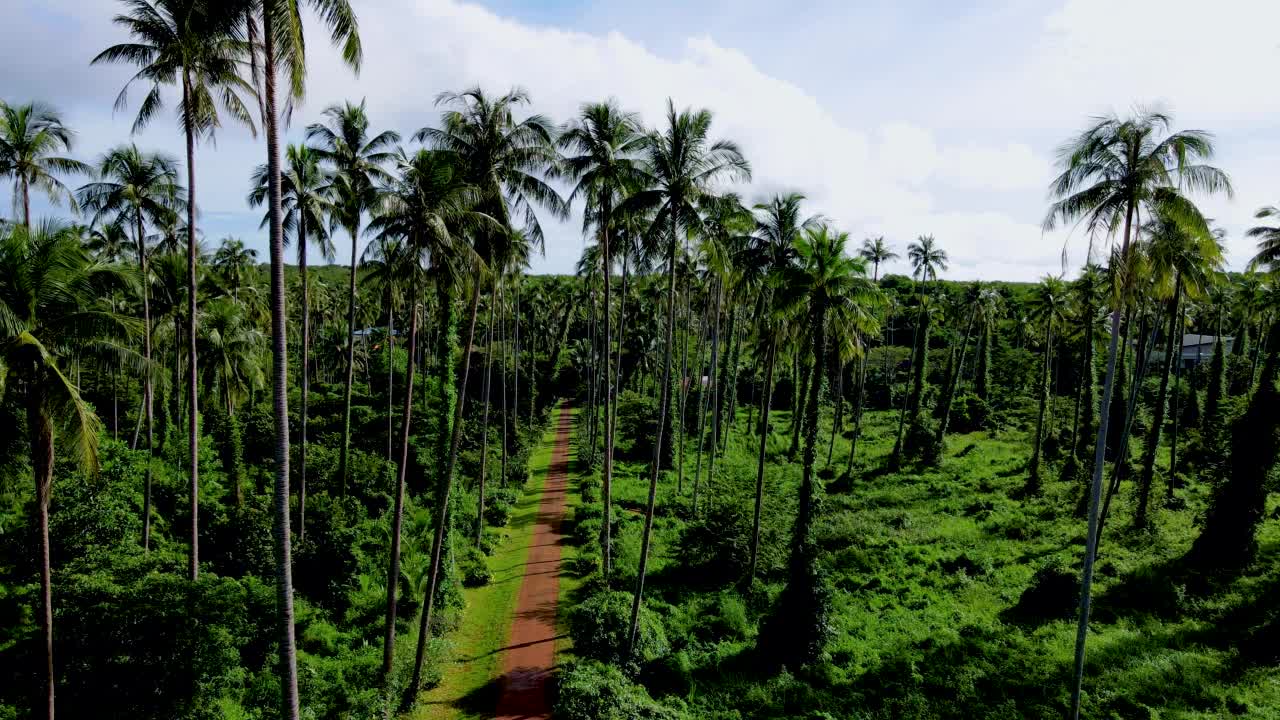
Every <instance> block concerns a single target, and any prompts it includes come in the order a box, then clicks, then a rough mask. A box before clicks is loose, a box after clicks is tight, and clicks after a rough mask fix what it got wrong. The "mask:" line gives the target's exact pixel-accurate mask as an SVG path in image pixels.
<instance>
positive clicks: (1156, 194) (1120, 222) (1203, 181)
mask: <svg viewBox="0 0 1280 720" xmlns="http://www.w3.org/2000/svg"><path fill="white" fill-rule="evenodd" d="M1172 124H1173V121H1172V118H1171V117H1170V116H1169V115H1167V114H1166V113H1164V112H1161V111H1158V110H1154V111H1153V110H1146V109H1140V110H1138V111H1137V112H1136V113H1135V114H1134V115H1133V116H1132V117H1127V118H1121V117H1118V116H1114V115H1113V116H1107V117H1102V118H1097V119H1096V120H1095V122H1094V123H1093V124H1092V125H1090V126H1089V127H1088V128H1087V129H1085V130H1084V131H1083V132H1081V133H1080V134H1079V135H1078V136H1076V137H1075V138H1073V139H1071V140H1070V141H1068V142H1067V143H1066V144H1064V145H1063V146H1062V148H1061V149H1060V150H1059V152H1058V165H1059V167H1060V168H1061V169H1062V173H1061V174H1060V175H1059V176H1058V177H1057V178H1055V179H1054V181H1053V182H1052V184H1051V185H1050V191H1051V193H1052V195H1053V196H1054V197H1055V198H1057V200H1056V201H1055V202H1054V203H1053V204H1052V205H1050V207H1049V212H1048V214H1047V215H1046V217H1045V220H1044V227H1045V229H1046V230H1052V229H1054V228H1056V227H1058V226H1059V225H1062V224H1064V223H1076V224H1077V225H1078V226H1081V227H1083V228H1084V229H1085V230H1086V231H1087V232H1088V233H1089V236H1090V237H1095V236H1107V237H1113V236H1114V235H1115V233H1116V232H1118V231H1119V232H1121V243H1120V248H1119V252H1120V258H1121V262H1122V263H1123V262H1124V259H1125V258H1127V257H1128V256H1129V249H1130V244H1131V241H1132V239H1133V230H1134V228H1135V227H1137V226H1138V224H1140V222H1141V218H1142V217H1143V215H1145V216H1146V217H1153V216H1154V215H1155V214H1156V212H1157V211H1158V212H1160V213H1162V214H1166V215H1168V216H1169V217H1171V218H1173V219H1174V220H1175V221H1177V222H1178V223H1179V224H1180V225H1182V226H1183V227H1184V229H1187V230H1188V231H1193V232H1207V231H1208V224H1207V222H1206V221H1205V219H1204V217H1203V216H1202V215H1201V214H1200V211H1199V210H1198V209H1197V208H1196V206H1195V205H1194V203H1192V201H1191V200H1190V198H1189V197H1188V196H1187V194H1186V193H1190V192H1199V193H1206V194H1212V193H1219V192H1225V193H1227V194H1230V193H1231V183H1230V180H1229V179H1228V178H1227V175H1226V173H1223V172H1222V171H1221V170H1218V169H1217V168H1215V167H1213V166H1212V165H1209V164H1207V163H1208V161H1209V160H1211V159H1212V157H1213V141H1212V138H1211V137H1210V135H1209V134H1208V133H1205V132H1202V131H1199V130H1186V131H1181V132H1170V129H1171V127H1172ZM1122 309H1123V308H1122V307H1121V306H1120V304H1119V303H1116V304H1114V307H1113V308H1112V310H1111V339H1110V341H1109V346H1108V349H1107V372H1106V375H1105V377H1104V380H1103V386H1102V402H1101V407H1100V412H1099V422H1098V436H1097V442H1096V444H1095V449H1094V462H1093V473H1092V480H1091V484H1090V490H1089V510H1088V517H1089V532H1088V534H1087V535H1086V540H1085V557H1084V568H1083V570H1082V572H1081V574H1082V578H1083V579H1082V583H1081V593H1080V618H1079V623H1078V626H1077V628H1076V653H1075V672H1074V677H1073V680H1072V688H1071V718H1072V720H1078V718H1079V717H1080V691H1081V686H1082V683H1083V679H1084V654H1085V641H1086V638H1087V635H1088V629H1089V610H1090V604H1091V599H1092V598H1091V593H1092V588H1093V564H1094V556H1095V554H1096V552H1095V550H1096V546H1097V545H1096V543H1097V537H1096V534H1097V528H1098V520H1099V506H1100V504H1101V497H1102V468H1103V463H1104V461H1105V450H1106V438H1107V430H1108V427H1107V426H1108V422H1109V415H1110V409H1111V393H1112V386H1113V384H1114V381H1115V370H1116V354H1117V353H1116V349H1117V345H1118V343H1119V339H1120V316H1121V312H1122Z"/></svg>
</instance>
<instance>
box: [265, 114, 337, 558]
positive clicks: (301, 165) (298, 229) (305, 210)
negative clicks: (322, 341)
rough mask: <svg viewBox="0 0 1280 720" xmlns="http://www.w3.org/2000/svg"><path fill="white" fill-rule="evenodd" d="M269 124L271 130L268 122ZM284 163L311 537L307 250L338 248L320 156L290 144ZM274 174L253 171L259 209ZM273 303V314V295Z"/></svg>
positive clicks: (301, 469) (302, 494) (301, 510)
mask: <svg viewBox="0 0 1280 720" xmlns="http://www.w3.org/2000/svg"><path fill="white" fill-rule="evenodd" d="M268 125H269V127H268V133H270V132H271V128H270V123H269V124H268ZM277 162H278V161H277ZM285 163H286V167H285V168H284V170H283V172H281V171H280V170H279V168H278V167H277V171H276V173H275V175H277V176H279V178H280V183H279V184H280V188H279V196H280V203H279V205H280V207H279V212H280V215H281V217H280V224H281V231H282V232H283V233H285V235H284V237H283V238H282V240H281V243H282V245H281V248H282V250H283V248H284V247H287V246H288V244H289V242H290V236H292V238H293V241H294V242H296V243H297V246H298V275H299V276H300V277H301V278H302V301H301V303H299V304H300V305H301V315H302V353H301V355H302V362H301V363H299V364H300V365H301V366H302V369H301V372H300V373H299V374H300V375H301V388H299V391H300V394H301V396H302V398H301V399H302V409H301V412H300V413H299V414H298V442H299V447H298V538H299V539H304V538H306V536H307V522H306V520H307V401H308V395H309V393H310V387H311V382H310V380H311V359H310V352H311V286H310V282H311V279H310V275H311V273H310V271H309V270H308V269H307V248H308V243H315V245H316V249H317V250H319V251H320V256H321V257H323V258H324V259H325V260H327V261H329V262H333V260H334V257H335V255H336V249H335V248H334V246H333V240H332V238H331V237H330V235H329V232H328V230H327V223H326V218H327V217H328V215H329V212H330V210H331V209H332V203H330V201H329V198H328V197H327V196H326V195H325V193H324V188H325V187H326V186H327V185H328V183H329V176H328V174H327V173H326V172H325V171H324V170H323V169H322V168H321V167H320V158H319V157H318V156H317V155H316V153H315V152H313V151H312V150H311V148H309V147H307V146H306V145H290V146H289V147H288V148H287V149H286V150H285ZM272 177H273V175H272V172H271V167H270V164H269V163H268V164H264V165H259V166H258V169H257V170H255V171H254V174H253V179H252V181H251V182H252V184H253V190H252V191H251V192H250V193H249V204H250V205H252V206H254V207H256V206H258V205H261V204H262V203H264V202H267V201H268V200H270V199H271V195H272V192H273V190H272V187H271V182H272ZM274 219H275V218H274V211H273V210H272V209H270V208H268V209H267V212H266V213H265V214H264V216H263V218H262V224H261V225H259V227H266V228H268V229H270V228H271V226H272V222H273V221H274ZM274 271H275V265H274V262H273V264H272V272H274ZM281 302H283V300H281ZM272 303H273V305H272V311H273V312H274V309H275V305H274V303H275V297H274V296H273V297H272ZM273 340H274V337H273Z"/></svg>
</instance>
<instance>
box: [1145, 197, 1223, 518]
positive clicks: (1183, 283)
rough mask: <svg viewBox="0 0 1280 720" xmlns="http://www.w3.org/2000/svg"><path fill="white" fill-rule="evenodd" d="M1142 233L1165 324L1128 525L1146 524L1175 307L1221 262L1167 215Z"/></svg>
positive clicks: (1207, 239)
mask: <svg viewBox="0 0 1280 720" xmlns="http://www.w3.org/2000/svg"><path fill="white" fill-rule="evenodd" d="M1144 232H1145V234H1146V235H1147V238H1148V241H1147V247H1146V256H1147V260H1148V263H1149V267H1150V269H1151V274H1152V281H1153V289H1154V290H1155V293H1154V294H1155V295H1156V296H1157V297H1158V298H1159V299H1162V300H1165V301H1166V302H1167V304H1168V309H1167V313H1168V316H1169V322H1168V326H1167V328H1166V330H1165V342H1164V357H1163V359H1162V361H1161V368H1160V390H1159V392H1158V393H1157V394H1156V403H1155V407H1154V412H1153V413H1152V420H1151V429H1150V431H1148V433H1147V437H1146V447H1145V448H1144V449H1143V453H1142V469H1141V471H1140V474H1139V476H1138V507H1137V509H1136V511H1135V513H1134V521H1133V522H1134V526H1135V527H1139V528H1146V527H1147V525H1148V512H1147V511H1148V502H1149V501H1150V497H1151V485H1152V483H1153V482H1154V480H1155V466H1156V452H1157V451H1158V450H1159V447H1160V434H1161V430H1163V428H1164V420H1165V412H1166V406H1167V398H1168V393H1169V377H1170V375H1171V374H1172V369H1173V363H1174V357H1175V346H1174V338H1175V337H1180V336H1181V334H1182V333H1181V330H1180V329H1179V327H1178V320H1179V319H1180V318H1179V314H1178V312H1179V309H1180V307H1181V302H1182V298H1183V296H1186V297H1187V298H1188V299H1190V300H1198V299H1200V298H1203V297H1204V296H1205V292H1206V291H1207V290H1208V288H1209V286H1210V285H1211V284H1212V283H1213V282H1214V280H1215V278H1216V276H1217V274H1218V272H1219V271H1220V270H1221V268H1222V265H1223V263H1224V259H1223V255H1222V246H1221V245H1220V244H1219V243H1218V242H1217V240H1216V239H1215V238H1214V237H1213V236H1212V235H1211V234H1206V235H1191V234H1189V233H1187V232H1186V231H1184V230H1183V229H1182V227H1180V226H1179V225H1178V223H1177V222H1176V221H1175V220H1174V219H1173V218H1169V217H1160V216H1157V217H1156V218H1155V219H1154V220H1152V221H1151V222H1149V223H1148V227H1147V228H1146V229H1145V230H1144ZM1173 473H1174V468H1173V467H1172V466H1170V467H1169V483H1168V486H1169V488H1172V487H1173Z"/></svg>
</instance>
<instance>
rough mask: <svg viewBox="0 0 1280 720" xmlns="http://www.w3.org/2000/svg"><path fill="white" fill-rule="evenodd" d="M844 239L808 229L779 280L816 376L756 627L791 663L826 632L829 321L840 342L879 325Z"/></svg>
mask: <svg viewBox="0 0 1280 720" xmlns="http://www.w3.org/2000/svg"><path fill="white" fill-rule="evenodd" d="M847 242H848V234H847V233H839V232H835V231H834V230H831V229H830V228H827V227H821V228H815V229H811V230H809V231H807V232H806V233H804V235H803V236H802V237H801V238H800V239H799V240H798V241H797V242H796V245H795V249H796V254H797V256H798V263H797V264H796V265H794V266H792V267H790V268H789V269H788V270H787V272H786V274H785V277H784V279H783V283H782V284H783V286H784V287H786V288H787V293H788V296H789V297H788V300H789V302H790V303H791V304H794V305H795V306H796V309H797V311H799V312H804V313H806V314H807V315H808V324H809V328H808V339H809V342H810V347H811V362H812V363H813V368H814V377H813V381H812V382H810V383H809V385H808V388H807V390H808V393H807V397H806V398H805V400H804V403H805V406H804V419H803V423H804V436H805V442H804V454H803V460H802V475H801V482H800V492H799V503H798V506H797V508H796V522H795V525H794V526H793V528H792V534H791V556H790V560H789V569H788V578H787V585H786V587H785V588H784V590H783V592H782V595H781V596H780V597H779V599H778V604H777V606H776V607H775V608H774V610H773V614H772V616H771V617H770V618H769V620H767V621H766V624H765V626H764V627H763V628H762V629H761V633H760V646H761V648H762V649H763V650H764V651H765V652H766V656H767V657H770V658H772V659H773V660H774V661H775V662H777V663H779V664H782V665H786V666H788V667H795V666H797V665H802V664H805V663H808V662H810V661H812V660H813V659H814V658H816V657H817V655H818V654H819V653H821V652H822V647H823V644H824V643H825V641H826V636H827V634H828V632H829V625H828V621H827V613H828V612H829V611H830V602H829V598H830V594H831V590H830V588H829V587H827V586H826V583H825V582H824V581H823V579H822V576H821V574H820V572H819V569H818V546H817V542H816V538H815V537H814V532H813V530H814V526H815V522H816V520H817V512H816V511H817V504H818V500H819V494H820V492H821V488H820V486H819V484H818V483H817V481H816V478H815V476H814V473H815V468H814V465H815V461H816V458H817V443H818V400H819V397H820V396H821V386H822V377H821V372H822V368H824V367H826V362H827V339H828V338H827V335H828V321H829V319H840V320H845V322H843V323H841V322H837V323H836V327H838V328H841V329H842V330H843V331H844V332H842V333H839V334H838V335H837V336H836V337H835V338H833V339H835V340H837V341H839V340H840V339H841V336H845V337H849V336H852V335H853V333H852V332H849V331H850V330H856V331H863V332H875V331H877V330H878V328H877V327H876V323H875V322H874V320H873V319H872V316H871V315H870V314H869V312H868V308H869V306H870V305H873V304H878V303H879V291H878V289H877V288H876V286H875V285H874V284H873V283H872V282H871V281H869V280H868V279H867V277H866V266H865V265H864V264H863V261H862V260H861V259H856V260H855V259H853V258H850V257H847V256H846V255H845V253H844V250H845V244H846V243H847ZM850 321H852V322H850Z"/></svg>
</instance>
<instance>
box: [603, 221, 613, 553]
mask: <svg viewBox="0 0 1280 720" xmlns="http://www.w3.org/2000/svg"><path fill="white" fill-rule="evenodd" d="M600 210H601V213H600V280H601V282H603V283H604V322H603V323H602V325H601V328H602V330H603V333H604V346H603V348H602V349H603V352H601V353H600V359H601V360H602V361H603V362H604V373H603V376H604V473H603V474H602V477H603V481H602V483H601V488H600V497H601V501H602V502H603V504H604V519H603V522H601V524H600V555H601V557H602V563H601V564H602V567H603V570H604V576H605V577H606V578H607V577H609V574H610V572H612V570H613V555H612V547H611V546H612V541H611V539H610V538H611V536H612V535H613V507H612V506H613V413H612V411H611V408H612V407H613V405H612V403H613V372H611V371H610V369H609V368H610V364H609V359H610V358H611V357H612V355H613V351H612V347H613V345H612V344H611V342H610V341H611V340H612V334H611V330H612V325H613V318H612V315H611V308H610V303H612V302H613V295H612V290H611V288H612V286H613V278H612V277H611V276H612V274H613V273H612V270H613V256H612V255H611V254H610V252H609V201H608V199H607V198H606V199H605V200H604V202H602V203H601V207H600Z"/></svg>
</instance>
